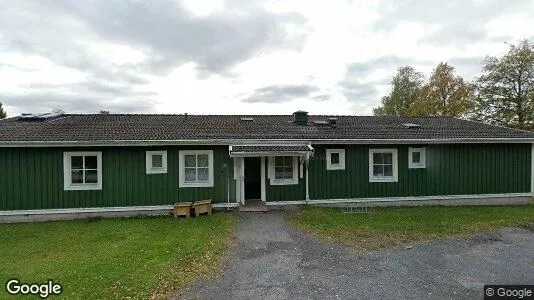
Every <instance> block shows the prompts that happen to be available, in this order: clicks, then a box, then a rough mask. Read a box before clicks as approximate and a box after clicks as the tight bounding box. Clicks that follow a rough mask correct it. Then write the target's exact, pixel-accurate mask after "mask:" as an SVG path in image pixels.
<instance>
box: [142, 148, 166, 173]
mask: <svg viewBox="0 0 534 300" xmlns="http://www.w3.org/2000/svg"><path fill="white" fill-rule="evenodd" d="M146 173H147V174H164V173H167V151H147V152H146Z"/></svg>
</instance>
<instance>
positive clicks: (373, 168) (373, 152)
mask: <svg viewBox="0 0 534 300" xmlns="http://www.w3.org/2000/svg"><path fill="white" fill-rule="evenodd" d="M397 181H398V166H397V149H370V150H369V182H397Z"/></svg>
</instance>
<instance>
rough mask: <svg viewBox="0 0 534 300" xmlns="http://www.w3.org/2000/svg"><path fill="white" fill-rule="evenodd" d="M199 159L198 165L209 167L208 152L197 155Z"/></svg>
mask: <svg viewBox="0 0 534 300" xmlns="http://www.w3.org/2000/svg"><path fill="white" fill-rule="evenodd" d="M197 160H198V166H199V167H203V168H207V167H208V155H207V154H199V155H197Z"/></svg>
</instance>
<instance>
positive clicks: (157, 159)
mask: <svg viewBox="0 0 534 300" xmlns="http://www.w3.org/2000/svg"><path fill="white" fill-rule="evenodd" d="M152 168H163V155H161V154H153V155H152Z"/></svg>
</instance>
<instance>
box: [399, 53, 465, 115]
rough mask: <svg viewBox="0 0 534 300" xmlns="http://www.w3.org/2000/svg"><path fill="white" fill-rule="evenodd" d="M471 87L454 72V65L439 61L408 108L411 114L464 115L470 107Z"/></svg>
mask: <svg viewBox="0 0 534 300" xmlns="http://www.w3.org/2000/svg"><path fill="white" fill-rule="evenodd" d="M472 95H473V87H472V85H471V84H469V83H467V82H465V81H464V79H463V78H462V77H460V76H457V75H456V74H455V72H454V67H452V66H450V65H448V64H447V63H443V62H441V63H439V64H438V66H437V67H436V68H435V69H434V71H433V72H432V75H431V76H430V80H429V81H428V83H427V84H425V85H424V86H423V88H422V89H421V93H420V94H419V97H418V98H417V100H416V101H415V102H414V103H413V104H412V106H411V107H410V110H409V115H411V116H444V117H453V118H461V117H466V116H467V114H468V111H469V110H470V109H471V108H472V106H473V104H472Z"/></svg>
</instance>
